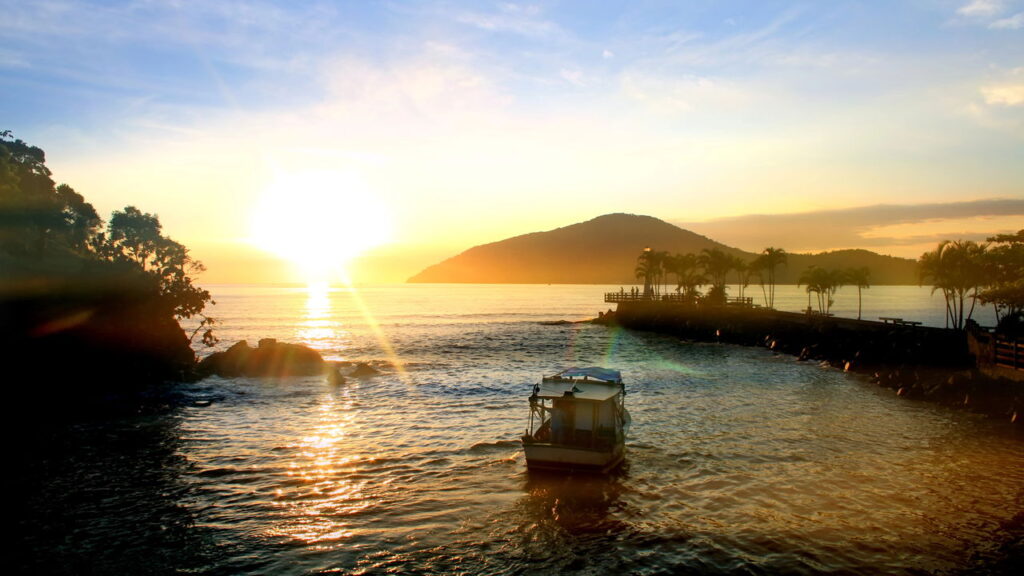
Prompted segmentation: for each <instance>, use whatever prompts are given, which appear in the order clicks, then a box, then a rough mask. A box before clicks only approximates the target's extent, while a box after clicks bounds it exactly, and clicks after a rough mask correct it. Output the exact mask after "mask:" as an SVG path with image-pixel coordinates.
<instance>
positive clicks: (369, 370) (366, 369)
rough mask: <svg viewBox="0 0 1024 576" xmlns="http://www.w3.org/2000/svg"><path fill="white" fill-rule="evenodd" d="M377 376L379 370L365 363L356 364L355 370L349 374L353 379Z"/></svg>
mask: <svg viewBox="0 0 1024 576" xmlns="http://www.w3.org/2000/svg"><path fill="white" fill-rule="evenodd" d="M377 374H380V371H379V370H377V369H376V368H374V367H373V366H370V365H369V364H367V363H365V362H360V363H359V364H356V369H355V370H353V371H352V372H350V373H349V376H352V377H354V378H365V377H368V376H376V375H377Z"/></svg>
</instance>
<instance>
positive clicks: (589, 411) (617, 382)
mask: <svg viewBox="0 0 1024 576" xmlns="http://www.w3.org/2000/svg"><path fill="white" fill-rule="evenodd" d="M625 399H626V386H625V384H623V383H622V375H621V374H620V373H619V371H618V370H611V369H608V368H600V367H597V366H592V367H588V368H569V369H567V370H562V371H561V372H559V373H557V374H555V375H553V376H545V377H544V378H542V379H541V382H540V384H536V385H534V387H533V394H531V395H530V423H529V427H528V428H527V429H526V433H525V434H523V452H525V453H526V466H527V468H529V469H548V470H586V471H597V472H608V471H610V470H612V469H614V468H615V467H616V466H618V465H619V464H621V463H622V460H623V458H624V457H625V452H626V434H627V433H628V432H629V424H630V421H631V420H630V416H629V412H628V411H627V410H626V406H625Z"/></svg>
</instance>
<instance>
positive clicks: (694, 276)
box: [670, 254, 707, 302]
mask: <svg viewBox="0 0 1024 576" xmlns="http://www.w3.org/2000/svg"><path fill="white" fill-rule="evenodd" d="M670 262H671V271H672V273H673V274H675V276H676V292H680V293H681V294H683V295H684V296H686V298H687V299H688V300H689V301H690V302H695V301H696V300H697V287H698V286H700V285H701V284H705V283H706V282H707V278H705V277H704V276H703V275H702V274H700V271H699V270H700V263H699V261H698V258H697V255H696V254H676V255H675V256H673V257H672V259H671V260H670Z"/></svg>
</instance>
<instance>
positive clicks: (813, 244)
mask: <svg viewBox="0 0 1024 576" xmlns="http://www.w3.org/2000/svg"><path fill="white" fill-rule="evenodd" d="M1022 217H1024V199H1020V198H1017V199H1005V198H1004V199H992V200H976V201H969V202H948V203H930V204H904V205H899V204H878V205H873V206H862V207H857V208H848V209H840V210H818V211H813V212H800V213H791V214H751V215H746V216H737V217H732V218H721V219H716V220H709V221H705V222H677V224H678V225H679V226H681V227H683V228H686V229H688V230H692V231H694V232H697V233H699V234H704V235H706V236H709V237H711V238H714V239H715V240H718V241H720V242H724V243H725V244H729V245H732V246H737V247H739V248H742V249H744V250H749V251H760V250H761V249H762V248H763V247H765V246H769V245H771V246H783V247H784V248H786V249H787V250H789V251H791V252H806V251H821V250H834V249H841V248H868V249H872V248H874V249H886V250H885V251H888V252H890V253H900V254H901V255H903V256H915V257H916V256H917V255H918V254H919V253H920V252H919V251H918V249H917V247H919V246H920V245H921V244H929V243H937V242H939V241H941V240H945V239H950V238H965V239H973V240H984V239H985V238H986V237H987V236H992V235H994V234H996V233H1003V232H1015V231H1016V230H1017V229H1020V228H1024V225H1022V224H1021V223H1022V222H1024V218H1022Z"/></svg>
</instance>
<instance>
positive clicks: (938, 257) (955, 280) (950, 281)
mask: <svg viewBox="0 0 1024 576" xmlns="http://www.w3.org/2000/svg"><path fill="white" fill-rule="evenodd" d="M985 249H986V245H983V244H978V243H977V242H974V241H972V240H956V241H949V240H945V241H943V242H940V243H939V245H938V246H937V247H936V248H935V250H934V251H932V252H925V253H924V254H922V255H921V259H920V260H919V262H918V263H919V270H920V278H921V282H922V283H924V282H925V281H929V282H930V283H931V285H932V292H935V291H936V290H941V291H942V296H943V298H944V299H945V300H946V327H947V328H949V327H950V326H952V328H953V329H955V330H962V329H963V328H964V326H965V325H966V322H967V320H970V319H971V316H972V315H973V314H974V307H975V304H976V303H977V299H978V294H979V289H980V287H981V286H983V285H985V284H986V279H985V272H986V257H985ZM968 299H970V305H971V307H970V310H967V311H966V316H965V315H964V313H965V308H966V306H967V300H968Z"/></svg>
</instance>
